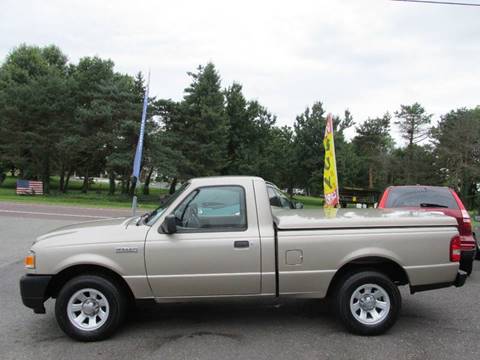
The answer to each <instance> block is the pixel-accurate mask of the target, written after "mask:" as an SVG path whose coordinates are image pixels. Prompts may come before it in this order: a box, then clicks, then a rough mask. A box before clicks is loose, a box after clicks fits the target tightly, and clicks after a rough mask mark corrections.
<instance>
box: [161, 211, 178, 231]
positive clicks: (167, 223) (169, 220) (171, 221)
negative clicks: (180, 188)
mask: <svg viewBox="0 0 480 360" xmlns="http://www.w3.org/2000/svg"><path fill="white" fill-rule="evenodd" d="M160 229H161V230H162V232H164V233H165V234H174V233H176V232H177V223H176V221H175V215H173V214H170V215H167V216H165V220H163V223H162V226H160Z"/></svg>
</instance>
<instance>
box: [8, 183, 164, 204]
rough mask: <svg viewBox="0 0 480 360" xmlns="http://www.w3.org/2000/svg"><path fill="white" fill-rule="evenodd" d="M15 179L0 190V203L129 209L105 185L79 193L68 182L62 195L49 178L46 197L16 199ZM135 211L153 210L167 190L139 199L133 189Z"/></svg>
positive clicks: (121, 196)
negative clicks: (136, 207)
mask: <svg viewBox="0 0 480 360" xmlns="http://www.w3.org/2000/svg"><path fill="white" fill-rule="evenodd" d="M16 180H17V179H16V178H14V177H7V178H6V179H5V181H4V182H3V184H2V185H1V186H0V201H15V202H27V203H38V204H55V205H74V206H83V207H113V208H128V207H131V206H132V199H131V198H130V197H129V196H128V195H124V194H120V193H117V194H115V195H109V194H108V184H107V183H94V184H92V185H91V189H90V190H89V192H88V193H86V194H83V193H82V192H81V188H82V182H81V181H75V180H71V181H70V185H69V191H68V193H66V194H63V193H61V192H59V191H58V190H57V189H58V184H59V178H58V177H52V179H51V184H50V194H48V195H43V196H28V195H17V194H16V193H15V187H16ZM137 192H138V207H139V208H140V209H154V208H156V207H157V206H158V205H159V198H160V196H161V195H163V194H165V193H166V192H167V190H163V189H150V195H141V194H140V193H141V189H138V188H137Z"/></svg>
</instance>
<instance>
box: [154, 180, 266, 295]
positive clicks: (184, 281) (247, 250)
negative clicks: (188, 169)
mask: <svg viewBox="0 0 480 360" xmlns="http://www.w3.org/2000/svg"><path fill="white" fill-rule="evenodd" d="M170 213H171V214H174V215H175V220H176V224H177V232H176V233H174V234H165V233H163V232H162V231H161V230H160V232H159V231H157V229H158V228H159V227H160V224H155V225H154V226H153V228H152V229H151V230H150V231H149V233H148V236H147V242H146V245H145V261H146V268H147V274H148V280H149V283H150V286H151V287H152V291H153V293H154V296H155V297H157V298H172V297H173V298H175V297H184V296H185V297H194V296H222V295H249V294H259V293H260V278H261V268H260V267H261V264H260V237H259V232H258V225H257V211H256V205H255V197H254V192H253V184H252V182H251V181H245V182H244V183H243V184H241V185H227V186H223V185H219V186H205V187H197V188H195V189H192V190H191V191H190V192H189V194H188V195H187V196H186V197H185V198H184V200H183V201H182V202H181V203H180V204H179V205H178V206H177V207H176V208H175V210H174V211H173V212H172V211H170Z"/></svg>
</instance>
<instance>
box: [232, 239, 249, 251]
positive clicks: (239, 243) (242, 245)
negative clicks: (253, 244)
mask: <svg viewBox="0 0 480 360" xmlns="http://www.w3.org/2000/svg"><path fill="white" fill-rule="evenodd" d="M233 247H235V248H237V249H245V248H248V247H250V241H246V240H237V241H235V242H234V243H233Z"/></svg>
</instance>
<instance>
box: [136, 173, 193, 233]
mask: <svg viewBox="0 0 480 360" xmlns="http://www.w3.org/2000/svg"><path fill="white" fill-rule="evenodd" d="M189 185H190V183H189V182H186V183H184V184H183V185H182V186H180V188H179V189H178V190H177V191H175V192H174V193H173V194H172V195H170V196H169V197H168V198H167V199H166V200H165V201H164V202H163V203H162V204H161V205H160V206H159V207H158V208H156V209H155V210H153V211H152V212H151V213H149V214H148V216H147V218H146V219H145V224H147V225H149V226H151V225H152V224H153V223H154V222H155V221H156V220H157V219H158V218H159V217H160V216H161V215H162V214H163V212H164V211H165V209H167V208H168V207H169V206H170V204H171V203H173V202H174V201H175V199H176V198H178V197H179V196H180V194H181V193H183V192H184V191H185V189H186V188H187V187H188V186H189Z"/></svg>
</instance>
